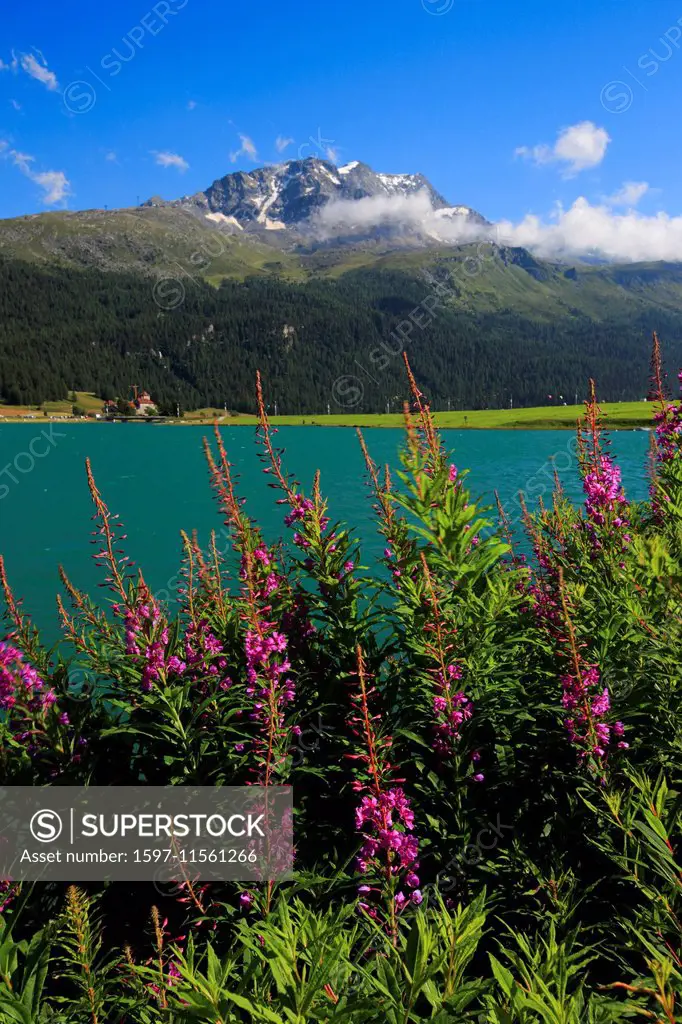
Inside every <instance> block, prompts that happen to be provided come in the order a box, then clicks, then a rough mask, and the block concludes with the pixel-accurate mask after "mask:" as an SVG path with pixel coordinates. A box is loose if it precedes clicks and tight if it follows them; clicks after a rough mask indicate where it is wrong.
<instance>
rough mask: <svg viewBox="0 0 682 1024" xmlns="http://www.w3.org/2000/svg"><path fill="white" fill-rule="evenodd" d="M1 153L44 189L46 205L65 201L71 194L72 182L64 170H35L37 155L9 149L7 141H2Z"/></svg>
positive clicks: (0, 145) (43, 196)
mask: <svg viewBox="0 0 682 1024" xmlns="http://www.w3.org/2000/svg"><path fill="white" fill-rule="evenodd" d="M0 155H2V156H6V157H9V159H10V160H11V161H12V163H13V164H14V166H15V167H17V168H18V169H19V170H20V171H21V173H22V174H24V175H25V176H26V177H27V178H30V180H31V181H33V182H35V184H36V185H38V186H39V187H40V188H41V189H42V190H43V195H42V201H43V203H45V205H46V206H56V205H57V203H63V202H64V201H65V200H66V198H67V197H68V196H70V195H71V182H70V181H69V179H68V178H67V177H66V175H65V174H64V171H34V170H33V164H34V163H35V157H34V156H31V154H30V153H21V152H20V151H19V150H17V149H10V150H8V149H7V143H6V142H2V143H0Z"/></svg>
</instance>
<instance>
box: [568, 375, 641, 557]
mask: <svg viewBox="0 0 682 1024" xmlns="http://www.w3.org/2000/svg"><path fill="white" fill-rule="evenodd" d="M581 438H582V444H581V447H580V453H581V458H580V463H581V469H582V473H583V490H584V492H585V511H586V513H587V522H586V528H587V531H588V534H589V537H590V542H591V546H592V552H593V555H594V556H595V557H596V555H597V553H598V552H599V551H601V550H602V549H603V548H604V545H605V544H606V543H608V541H609V540H611V539H613V538H617V539H618V549H619V553H620V554H622V551H623V550H624V549H625V548H626V547H627V544H628V540H629V537H628V534H627V527H628V526H629V521H628V512H627V509H628V503H627V501H626V498H625V494H624V493H623V487H622V484H621V478H620V468H619V467H618V466H617V465H616V463H615V462H614V460H613V458H612V456H611V455H609V454H608V452H607V451H605V447H607V446H608V443H609V442H608V439H606V440H605V439H604V436H603V430H602V426H601V410H600V408H599V405H598V404H597V398H596V394H595V387H594V381H593V380H590V397H589V399H588V400H587V401H586V402H585V420H584V425H583V428H582V433H581Z"/></svg>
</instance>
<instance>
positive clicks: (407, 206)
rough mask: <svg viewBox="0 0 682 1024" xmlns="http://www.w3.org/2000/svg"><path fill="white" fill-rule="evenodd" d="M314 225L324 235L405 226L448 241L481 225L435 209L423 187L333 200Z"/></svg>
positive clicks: (463, 237) (468, 235) (473, 234)
mask: <svg viewBox="0 0 682 1024" xmlns="http://www.w3.org/2000/svg"><path fill="white" fill-rule="evenodd" d="M315 224H316V226H317V229H318V231H319V233H320V234H321V235H322V236H323V237H329V236H332V235H334V234H339V233H346V232H350V233H354V232H363V231H366V230H367V229H370V228H375V227H391V228H404V229H406V230H407V231H412V232H414V231H417V232H419V233H420V234H423V235H426V236H428V237H431V238H437V239H439V240H441V241H447V242H457V241H467V240H469V239H472V238H476V237H479V236H480V234H481V229H480V226H477V225H472V224H471V223H469V222H467V221H466V218H464V217H454V218H446V217H443V215H442V214H440V213H439V212H438V211H437V210H434V208H433V206H432V205H431V200H430V199H429V195H428V192H426V190H422V191H420V192H416V193H413V194H411V195H397V196H365V197H364V198H363V199H339V200H333V201H332V202H330V203H327V204H326V205H325V206H323V207H322V208H321V209H320V210H319V211H318V213H317V215H316V218H315Z"/></svg>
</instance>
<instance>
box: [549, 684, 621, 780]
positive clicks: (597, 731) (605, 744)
mask: <svg viewBox="0 0 682 1024" xmlns="http://www.w3.org/2000/svg"><path fill="white" fill-rule="evenodd" d="M600 682H601V680H600V675H599V669H598V667H597V666H596V665H586V666H583V667H582V668H581V672H580V678H577V677H576V674H575V673H570V674H566V675H564V676H562V678H561V685H562V688H563V695H562V698H561V703H562V706H563V707H564V709H565V710H566V711H568V712H569V713H570V714H569V716H568V717H567V718H566V719H565V725H566V729H567V731H568V737H569V740H570V741H571V743H573V744H574V746H576V747H577V748H578V751H579V754H580V757H581V758H584V757H586V756H588V755H590V754H591V755H593V756H594V757H596V758H597V759H599V760H601V759H603V758H605V757H606V755H607V753H608V749H609V745H610V743H611V742H612V738H611V734H612V733H613V734H614V735H615V736H616V737H622V736H623V733H624V732H625V727H624V725H623V723H622V722H616V724H615V725H614V726H610V725H609V724H608V723H607V722H606V721H604V719H605V717H606V715H608V713H609V711H610V710H611V698H610V695H609V691H608V689H607V688H606V687H603V688H601V689H600ZM618 747H619V748H620V749H626V748H627V744H626V745H625V747H622V746H621V743H619V744H618Z"/></svg>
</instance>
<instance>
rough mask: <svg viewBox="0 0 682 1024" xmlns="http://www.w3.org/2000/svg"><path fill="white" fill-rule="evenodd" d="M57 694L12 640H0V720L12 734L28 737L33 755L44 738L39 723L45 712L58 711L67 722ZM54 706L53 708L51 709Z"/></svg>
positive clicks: (58, 717)
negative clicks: (58, 702)
mask: <svg viewBox="0 0 682 1024" xmlns="http://www.w3.org/2000/svg"><path fill="white" fill-rule="evenodd" d="M56 701H57V696H56V694H55V692H54V690H52V689H51V688H50V687H48V686H47V684H46V683H45V681H44V680H43V679H42V677H41V676H40V675H39V674H38V672H37V670H36V669H35V668H34V667H33V666H32V665H29V664H28V662H27V661H25V660H24V655H23V653H22V651H20V650H19V649H18V648H17V647H15V646H14V645H13V644H11V643H6V642H2V643H0V722H2V723H4V725H5V726H6V727H7V728H8V729H9V730H10V731H11V732H12V733H14V735H15V739H19V740H22V741H24V740H28V741H29V745H28V751H29V753H31V754H34V753H35V752H36V751H37V749H38V747H39V745H40V744H41V742H42V739H43V733H42V729H41V726H42V725H43V723H44V722H45V719H46V716H47V715H48V714H55V713H56V714H57V719H58V721H60V722H61V723H62V724H63V725H68V724H69V722H68V717H66V716H65V713H63V712H62V713H61V714H60V713H59V709H58V708H57V706H56ZM53 709H54V710H53Z"/></svg>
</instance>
